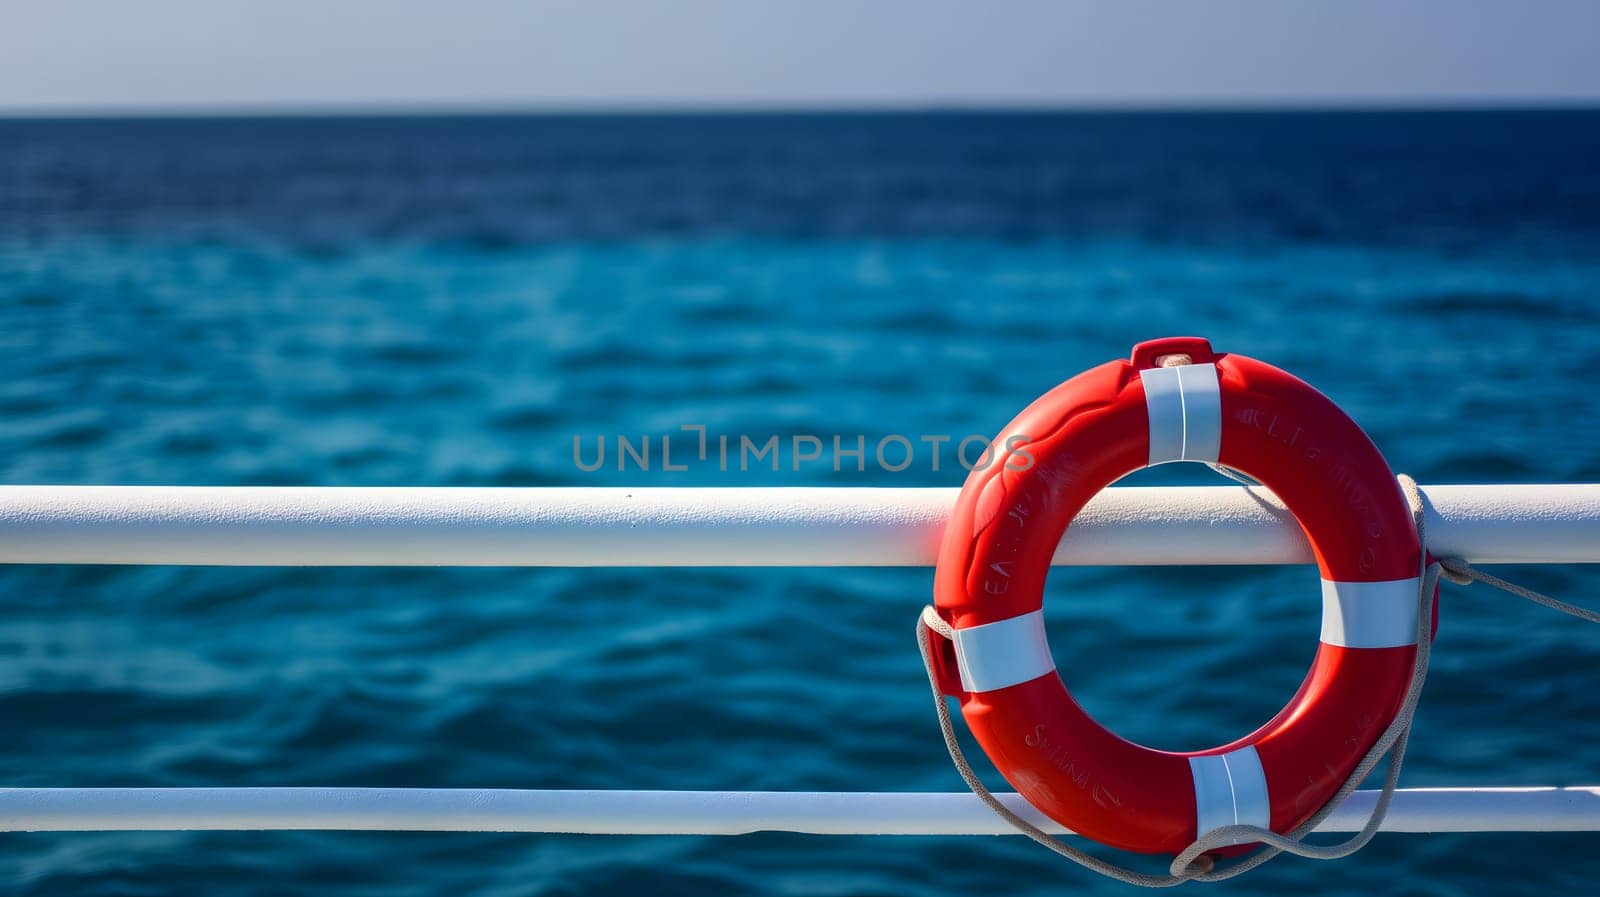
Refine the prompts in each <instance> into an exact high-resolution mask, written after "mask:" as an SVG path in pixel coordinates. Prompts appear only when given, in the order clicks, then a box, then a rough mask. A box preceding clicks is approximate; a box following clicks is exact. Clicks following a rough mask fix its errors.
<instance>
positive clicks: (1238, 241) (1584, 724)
mask: <svg viewBox="0 0 1600 897" xmlns="http://www.w3.org/2000/svg"><path fill="white" fill-rule="evenodd" d="M1597 299H1600V114H1594V113H1524V114H1492V113H1481V114H1433V113H1426V114H1425V113H1406V114H1401V113H1387V114H1344V113H1328V114H1294V115H1289V114H1284V115H1277V114H1272V115H1267V114H1262V115H1061V116H1046V115H1037V116H1035V115H1017V116H957V115H931V116H909V115H908V116H881V117H871V116H857V117H849V116H845V117H798V118H783V117H760V116H756V117H707V118H693V117H684V118H635V119H629V118H565V119H510V118H507V119H433V120H399V119H394V120H384V119H372V120H344V121H341V120H309V121H302V120H268V121H248V120H237V121H236V120H207V121H145V122H123V121H96V122H69V121H57V122H0V482H4V483H12V484H19V483H132V484H160V483H175V484H258V485H271V484H308V485H378V484H387V485H516V486H538V485H555V484H559V485H584V484H592V485H600V484H612V485H617V484H627V485H670V484H689V483H693V484H701V485H736V484H780V485H806V484H810V485H815V484H835V485H861V486H869V485H871V486H902V485H905V486H911V485H956V484H958V483H959V482H960V479H961V472H960V471H959V469H958V465H956V463H955V460H956V459H955V455H954V450H953V448H952V449H950V450H949V451H948V452H946V453H945V454H943V455H942V456H941V460H942V462H943V464H942V466H941V468H940V470H939V471H937V472H935V471H933V470H932V469H931V467H932V464H931V462H932V458H931V457H930V456H929V455H928V454H927V453H924V454H922V455H920V456H919V457H918V459H917V461H916V463H914V464H913V465H912V466H911V467H910V468H909V469H907V470H905V471H903V472H899V473H889V472H886V471H884V470H881V469H878V468H877V466H876V465H874V464H871V463H869V464H868V465H867V467H868V469H867V470H865V471H858V470H856V469H854V467H853V462H849V461H847V464H846V466H845V467H844V469H842V470H839V471H834V470H833V469H832V467H831V466H830V465H827V464H816V465H803V466H802V469H801V470H799V471H794V470H792V469H789V467H788V466H787V464H785V466H784V469H782V470H780V471H778V472H776V473H774V472H773V471H771V470H770V469H766V468H761V469H755V470H751V471H748V472H745V473H742V474H741V473H739V472H738V471H737V470H732V471H729V472H727V473H722V472H719V471H717V470H716V469H715V468H714V467H712V466H707V465H693V466H691V469H690V470H688V471H684V472H666V471H662V470H661V469H660V467H659V464H657V465H656V466H655V467H654V468H653V469H651V470H649V471H641V470H637V469H630V470H626V471H618V470H616V469H615V467H614V465H608V466H607V467H605V468H603V469H601V470H598V471H595V472H586V471H584V470H582V469H580V468H579V467H578V466H577V465H575V464H574V459H573V454H572V448H573V438H574V437H575V436H577V437H580V439H582V440H592V439H594V438H596V437H598V436H599V435H600V434H628V435H630V436H633V437H635V438H637V437H639V436H641V435H643V434H657V435H658V437H659V434H662V433H669V432H679V431H678V428H679V427H680V425H683V424H698V425H703V426H705V427H706V428H707V432H708V434H709V435H710V436H711V437H712V438H715V437H716V436H717V435H723V434H734V435H735V438H736V437H737V435H738V434H748V435H751V436H752V437H754V438H757V439H765V438H766V437H767V436H768V435H779V436H780V437H782V438H783V439H788V438H790V437H791V436H793V435H795V434H816V435H818V436H820V437H821V438H823V439H829V438H831V436H833V435H835V434H840V435H843V436H844V437H845V438H846V439H849V440H853V439H854V437H855V436H856V435H857V434H862V435H864V437H865V438H866V439H867V440H868V442H869V445H870V443H871V442H872V441H874V440H877V439H878V438H880V437H882V436H884V435H887V434H893V433H900V434H908V435H910V436H911V437H912V438H913V439H916V438H917V436H919V435H922V434H954V436H955V438H957V439H959V438H960V437H961V436H963V435H966V434H969V433H985V434H987V433H992V432H994V431H995V430H997V429H998V428H999V427H1000V426H1001V425H1003V424H1004V423H1005V422H1006V421H1007V420H1009V419H1010V417H1011V416H1012V414H1013V413H1014V412H1015V411H1016V410H1017V409H1019V408H1020V407H1022V406H1023V405H1024V404H1026V403H1027V402H1028V401H1030V400H1031V399H1032V398H1033V397H1034V396H1036V395H1037V394H1039V393H1040V392H1042V391H1044V390H1045V389H1047V388H1049V387H1050V386H1052V385H1054V384H1055V383H1057V382H1059V381H1060V380H1061V379H1064V378H1065V377H1067V376H1069V375H1071V374H1073V373H1075V372H1077V371H1078V370H1080V369H1082V368H1085V367H1088V366H1090V365H1092V364H1096V363H1099V362H1101V361H1104V360H1106V359H1109V358H1113V357H1117V356H1120V355H1123V354H1125V353H1126V351H1127V349H1128V347H1129V346H1130V345H1131V344H1132V343H1134V342H1136V341H1138V340H1141V339H1146V338H1150V337H1154V336H1161V335H1168V334H1173V333H1198V334H1204V335H1207V336H1209V337H1210V338H1211V339H1212V341H1213V342H1214V343H1215V345H1216V346H1217V347H1218V348H1219V349H1223V350H1228V351H1236V352H1241V353H1244V354H1248V355H1253V356H1256V357H1258V358H1262V359H1265V360H1268V361H1271V362H1273V363H1276V364H1279V365H1281V366H1284V367H1286V368H1289V369H1291V370H1293V371H1295V372H1297V373H1299V374H1300V375H1302V376H1303V377H1305V378H1306V379H1308V380H1310V381H1311V382H1312V383H1313V384H1315V385H1317V386H1318V387H1320V388H1321V389H1322V390H1324V391H1325V392H1327V393H1328V394H1329V395H1331V396H1332V397H1333V398H1334V399H1335V400H1337V401H1338V402H1340V403H1341V404H1343V405H1344V406H1345V407H1346V408H1347V409H1348V410H1349V411H1350V412H1351V413H1352V414H1353V415H1354V416H1355V417H1356V418H1357V419H1358V420H1359V421H1360V422H1361V423H1362V424H1364V425H1365V426H1366V427H1367V428H1368V429H1369V431H1370V432H1371V433H1372V435H1373V437H1374V438H1375V439H1376V440H1377V442H1378V444H1379V445H1380V447H1381V448H1382V449H1383V450H1384V452H1385V453H1386V455H1387V456H1388V457H1389V459H1390V461H1391V462H1392V463H1393V465H1394V466H1395V467H1396V468H1397V469H1401V470H1406V471H1408V472H1410V473H1412V474H1414V475H1415V476H1417V477H1418V479H1420V480H1422V481H1423V482H1435V483H1437V482H1543V481H1595V480H1600V451H1597V449H1596V445H1597V440H1600V391H1597V390H1596V389H1594V388H1593V382H1594V373H1593V372H1594V367H1595V364H1594V358H1595V352H1596V349H1597V347H1600V302H1597ZM683 438H684V440H685V441H683V443H682V445H681V448H688V447H689V445H690V443H689V442H688V441H687V437H683ZM586 444H592V443H586ZM612 460H614V458H613V459H612ZM786 460H787V459H786ZM1187 475H1188V472H1185V473H1183V474H1177V476H1187ZM1166 479H1167V480H1169V481H1170V480H1171V475H1169V476H1167V477H1166ZM1146 481H1155V480H1151V479H1148V478H1147V480H1146ZM1190 481H1203V480H1202V479H1198V478H1197V477H1196V476H1191V477H1190ZM1514 572H1515V574H1516V576H1517V577H1518V578H1519V579H1521V580H1522V581H1525V582H1527V583H1528V584H1530V585H1533V586H1535V587H1541V588H1547V589H1550V590H1553V591H1555V592H1557V593H1560V594H1562V595H1566V596H1570V597H1573V598H1576V599H1580V600H1581V599H1586V598H1590V597H1592V596H1593V595H1594V591H1595V590H1594V586H1593V584H1592V580H1587V581H1586V580H1585V579H1583V578H1581V577H1580V574H1581V570H1579V569H1578V568H1566V569H1561V568H1537V569H1534V568H1524V569H1518V570H1516V571H1514ZM931 578H932V571H931V570H925V569H901V570H869V569H841V570H823V569H769V570H733V569H711V570H702V569H695V570H635V569H617V570H567V569H475V570H457V569H252V568H242V569H215V568H143V569H134V568H118V567H9V568H0V720H3V721H4V726H3V728H4V731H5V733H6V738H5V739H4V747H3V748H0V750H3V752H4V753H3V755H4V757H5V763H4V769H5V774H4V777H3V781H0V784H4V785H83V786H90V785H285V784H320V785H364V786H408V785H420V786H505V787H528V788H552V787H582V788H687V789H772V790H887V791H916V790H953V789H957V788H959V787H960V781H959V780H958V779H957V778H956V776H955V774H954V772H953V771H952V770H951V769H950V765H949V761H948V759H947V758H946V757H945V756H944V754H943V750H942V748H941V746H940V743H939V740H938V734H937V731H936V729H935V726H934V721H933V719H932V713H931V708H930V707H929V703H928V698H927V695H926V686H925V684H924V682H923V680H922V673H921V670H920V667H919V663H918V660H917V657H916V652H915V649H914V646H913V644H912V642H911V639H910V627H911V622H912V620H913V619H914V617H915V614H916V612H917V609H918V608H919V607H920V606H921V605H922V604H923V603H924V602H925V601H926V600H927V598H928V596H929V590H930V583H931ZM1318 614H1319V611H1318V607H1317V599H1316V588H1315V581H1314V573H1312V572H1311V571H1310V570H1309V569H1271V570H1269V569H1254V568H1233V569H1222V568H1217V569H1176V568H1173V569H1162V570H1151V569H1146V570H1125V569H1110V568H1084V569H1071V570H1067V569H1063V570H1058V571H1056V573H1055V574H1054V575H1053V577H1052V582H1051V594H1050V596H1049V600H1048V602H1047V616H1048V619H1049V623H1050V629H1051V639H1052V644H1053V646H1054V649H1055V653H1056V659H1057V662H1058V664H1059V665H1060V667H1061V670H1062V673H1063V675H1064V676H1065V677H1066V679H1067V680H1068V682H1069V684H1070V685H1071V686H1072V687H1073V688H1074V690H1075V691H1076V692H1077V693H1078V694H1080V695H1081V697H1082V699H1083V701H1084V702H1085V704H1086V706H1088V707H1089V709H1090V710H1091V711H1092V712H1094V713H1095V714H1096V715H1097V716H1099V717H1100V718H1101V719H1103V720H1104V721H1106V722H1107V723H1108V724H1109V725H1111V726H1112V727H1114V728H1115V729H1116V730H1117V731H1118V732H1119V733H1122V734H1124V735H1127V736H1129V737H1132V738H1135V739H1138V740H1142V741H1145V742H1147V743H1150V744H1154V745H1157V746H1160V747H1167V748H1197V747H1201V746H1206V745H1210V744H1216V743H1220V742H1222V741H1225V740H1230V739H1232V738H1233V737H1235V736H1237V735H1238V734H1240V733H1242V732H1244V731H1246V730H1247V729H1249V728H1250V727H1253V726H1254V725H1256V724H1258V723H1260V722H1261V721H1262V720H1264V719H1266V718H1267V717H1268V716H1270V715H1271V714H1272V713H1273V712H1274V711H1275V710H1276V709H1277V708H1278V706H1279V705H1281V703H1282V702H1283V701H1284V700H1285V699H1287V697H1288V696H1289V694H1290V693H1291V692H1292V691H1293V689H1294V687H1295V686H1296V684H1297V683H1298V681H1299V678H1300V676H1301V675H1302V674H1303V672H1304V670H1305V666H1306V664H1307V662H1308V661H1309V659H1310V656H1311V653H1312V649H1313V645H1314V642H1315V638H1316V632H1317V621H1318ZM1435 657H1436V661H1435V674H1434V676H1433V678H1432V679H1431V681H1430V683H1429V687H1428V691H1427V694H1426V696H1425V698H1424V703H1423V707H1422V711H1421V714H1420V716H1419V720H1418V728H1417V733H1416V737H1415V738H1414V740H1413V742H1412V751H1411V758H1410V762H1409V764H1408V766H1407V769H1406V779H1405V781H1406V783H1407V784H1409V785H1414V786H1421V785H1443V784H1475V785H1490V784H1522V783H1538V784H1582V783H1593V782H1600V760H1597V759H1596V758H1595V757H1594V755H1593V751H1591V750H1590V749H1589V746H1590V745H1593V744H1595V743H1596V742H1597V741H1600V689H1596V688H1595V687H1593V686H1594V683H1593V682H1591V681H1590V679H1591V677H1592V674H1593V670H1594V668H1595V659H1596V658H1597V657H1600V633H1597V632H1592V631H1590V630H1588V629H1586V628H1584V627H1583V626H1582V625H1581V624H1576V623H1573V622H1571V621H1569V620H1568V619H1565V618H1562V617H1559V616H1556V615H1553V614H1551V613H1549V612H1547V611H1542V610H1539V609H1537V608H1533V607H1531V606H1527V605H1524V604H1522V603H1520V602H1517V601H1515V600H1514V599H1510V598H1505V597H1501V596H1499V595H1498V594H1495V593H1491V592H1488V591H1486V590H1484V589H1483V588H1482V587H1479V588H1477V589H1473V590H1471V591H1465V592H1464V591H1460V590H1453V591H1448V592H1447V594H1446V597H1445V599H1444V601H1443V607H1442V625H1441V628H1440V635H1439V641H1438V643H1437V651H1436V655H1435ZM995 781H998V780H997V779H996V780H995ZM3 844H4V847H3V849H0V880H3V881H4V882H5V886H4V890H5V891H6V893H16V894H103V895H113V894H115V895H122V894H147V893H149V894H156V893H204V894H208V895H222V894H263V895H265V894H280V893H286V892H292V893H300V894H328V895H333V894H340V895H347V894H458V893H459V894H474V895H513V894H516V895H520V894H618V895H632V894H638V893H641V892H645V891H648V892H650V893H655V894H660V895H669V894H723V893H778V894H795V895H847V894H885V895H888V894H895V895H898V894H917V895H951V897H956V895H970V894H984V893H1028V894H1046V893H1050V894H1055V893H1062V892H1063V891H1071V892H1095V893H1113V892H1123V891H1125V890H1126V889H1125V888H1123V887H1122V886H1119V885H1114V884H1111V883H1107V882H1102V881H1100V880H1098V879H1095V878H1093V877H1091V876H1090V875H1088V874H1087V873H1084V872H1082V871H1079V870H1077V869H1075V868H1070V867H1066V866H1064V865H1063V864H1062V863H1060V862H1058V861H1055V860H1054V859H1052V858H1050V857H1049V856H1047V855H1045V854H1044V853H1043V851H1041V850H1039V849H1038V848H1037V847H1035V846H1033V845H1031V844H1028V843H1027V842H1025V841H1023V840H1022V839H1019V838H1007V839H997V838H985V839H953V838H943V839H941V838H878V839H873V838H821V837H807V836H798V835H782V834H762V835H755V836H748V837H742V838H732V839H728V838H722V839H711V838H688V837H672V838H646V837H552V836H540V835H476V834H473V835H469V834H449V835H446V834H358V833H267V834H251V833H223V834H189V833H155V834H113V833H107V834H72V835H67V834H32V835H5V836H3ZM1597 845H1600V841H1597V840H1596V837H1595V836H1590V835H1560V836H1532V835H1470V836H1466V835H1463V836H1433V837H1423V836H1407V835H1391V836H1385V837H1380V838H1379V839H1378V840H1377V841H1376V842H1375V843H1374V844H1373V845H1372V846H1371V847H1370V848H1369V849H1368V850H1367V851H1365V852H1364V853H1362V854H1361V855H1360V856H1358V857H1357V858H1354V859H1351V860H1346V861H1343V862H1340V863H1338V864H1336V865H1331V866H1322V865H1318V864H1313V863H1310V862H1308V861H1302V860H1295V859H1285V860H1280V861H1278V862H1276V863H1274V864H1273V865H1271V866H1268V867H1266V868H1265V869H1262V870H1260V871H1258V872H1257V873H1255V874H1253V875H1251V876H1249V877H1247V878H1246V879H1243V880H1241V881H1238V882H1234V883H1230V884H1228V885H1225V886H1222V890H1223V891H1225V892H1228V893H1240V894H1245V893H1250V894H1255V893H1260V894H1275V893H1285V892H1292V893H1340V892H1346V891H1352V890H1355V889H1358V888H1361V889H1369V890H1377V891H1382V892H1385V893H1405V894H1468V893H1503V892H1510V891H1522V892H1538V893H1573V894H1583V893H1590V892H1592V891H1593V879H1594V877H1595V874H1596V873H1597V872H1600V868H1597V867H1596V866H1595V864H1594V860H1593V857H1594V856H1595V855H1596V846H1597Z"/></svg>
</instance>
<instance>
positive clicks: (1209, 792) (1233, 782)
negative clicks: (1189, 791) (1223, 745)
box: [1189, 745, 1272, 844]
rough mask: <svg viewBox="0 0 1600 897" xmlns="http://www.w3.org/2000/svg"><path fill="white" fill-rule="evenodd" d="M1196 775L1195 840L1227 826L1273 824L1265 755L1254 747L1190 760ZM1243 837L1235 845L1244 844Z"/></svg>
mask: <svg viewBox="0 0 1600 897" xmlns="http://www.w3.org/2000/svg"><path fill="white" fill-rule="evenodd" d="M1189 771H1190V772H1191V773H1192V774H1193V775H1194V807H1195V837H1200V836H1202V835H1204V834H1206V833H1207V832H1209V831H1212V830H1214V829H1219V828H1222V827H1223V826H1225V825H1255V826H1260V827H1261V828H1266V827H1268V826H1269V825H1270V824H1271V823H1272V802H1271V800H1270V799H1269V798H1268V796H1267V774H1266V772H1265V771H1264V770H1262V768H1261V755H1260V754H1257V753H1256V749H1255V747H1254V746H1252V745H1246V746H1245V747H1242V748H1239V749H1238V750H1236V751H1230V752H1228V753H1226V754H1208V755H1206V756H1204V757H1190V758H1189ZM1248 840H1249V839H1248V838H1242V839H1240V840H1238V841H1235V842H1233V843H1235V844H1243V843H1246V842H1247V841H1248Z"/></svg>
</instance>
